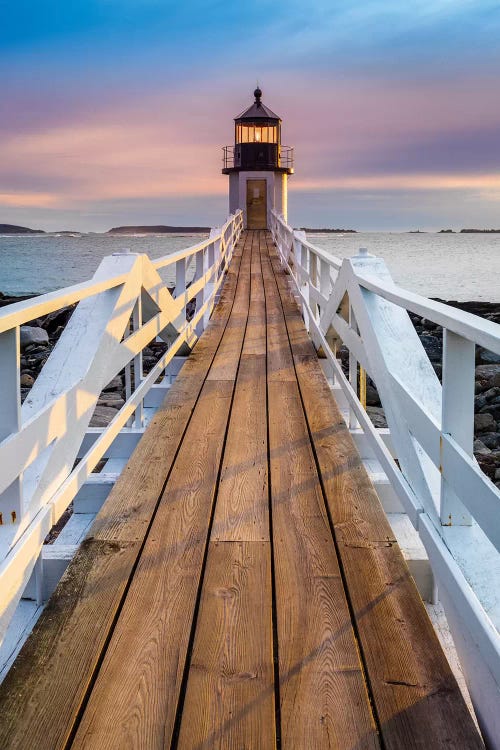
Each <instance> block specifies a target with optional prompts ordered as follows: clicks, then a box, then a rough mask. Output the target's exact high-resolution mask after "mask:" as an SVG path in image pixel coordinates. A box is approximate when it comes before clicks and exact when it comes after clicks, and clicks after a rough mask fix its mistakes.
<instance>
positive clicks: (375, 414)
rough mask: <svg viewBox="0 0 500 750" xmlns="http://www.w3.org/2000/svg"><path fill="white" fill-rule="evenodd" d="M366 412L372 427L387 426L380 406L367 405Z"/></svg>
mask: <svg viewBox="0 0 500 750" xmlns="http://www.w3.org/2000/svg"><path fill="white" fill-rule="evenodd" d="M366 413H367V414H368V416H369V417H370V419H371V421H372V424H373V425H374V427H379V428H382V427H387V420H386V418H385V413H384V410H383V409H382V408H381V407H380V406H367V407H366Z"/></svg>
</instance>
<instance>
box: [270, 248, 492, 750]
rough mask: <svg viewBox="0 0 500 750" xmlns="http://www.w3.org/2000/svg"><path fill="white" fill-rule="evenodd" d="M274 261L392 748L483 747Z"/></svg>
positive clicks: (377, 700) (349, 583)
mask: <svg viewBox="0 0 500 750" xmlns="http://www.w3.org/2000/svg"><path fill="white" fill-rule="evenodd" d="M273 264H274V271H275V274H276V279H277V282H278V285H279V289H280V295H281V299H282V302H283V305H284V308H285V311H286V323H287V328H288V332H289V334H290V339H291V341H292V347H293V349H294V359H295V365H296V368H297V375H298V382H299V385H300V390H301V395H302V398H303V402H304V406H305V411H306V414H307V419H308V423H309V426H310V430H311V434H312V440H313V445H314V449H315V452H316V456H317V459H318V463H319V467H320V471H321V476H322V481H323V486H324V490H325V494H326V499H327V504H328V508H329V512H330V515H331V518H332V521H333V526H334V531H335V537H336V541H337V545H338V550H339V555H340V560H341V565H342V569H343V574H344V576H345V580H346V583H347V586H348V591H349V597H350V601H351V605H352V607H353V610H354V615H355V619H356V627H357V630H358V633H359V638H360V644H361V649H362V653H363V658H364V661H365V664H366V666H367V670H368V676H369V682H370V687H371V691H372V695H373V698H374V701H375V708H376V713H377V717H378V721H379V725H380V731H381V734H382V737H383V742H384V747H386V748H394V750H396V749H398V750H399V749H400V748H402V747H404V748H427V747H432V748H445V747H446V748H448V747H456V748H464V749H465V748H480V747H482V746H483V745H482V742H481V739H480V738H479V735H478V733H477V731H476V729H475V726H474V724H473V721H472V718H471V716H470V714H469V712H468V710H467V708H466V705H465V702H464V701H463V698H462V695H461V693H460V690H459V688H458V685H457V683H456V681H455V678H454V677H453V674H452V672H451V669H450V667H449V665H448V663H447V661H446V658H445V656H444V654H443V652H442V649H441V647H440V645H439V643H438V640H437V637H436V635H435V632H434V630H433V628H432V625H431V623H430V620H429V619H428V616H427V613H426V611H425V608H424V606H423V604H422V601H421V600H420V597H419V595H418V592H417V590H416V587H415V584H414V582H413V579H412V578H411V576H410V574H409V571H408V568H407V566H406V563H405V562H404V560H403V557H402V555H401V552H400V550H399V547H398V545H397V543H396V541H395V539H394V536H393V533H392V530H391V529H390V526H389V524H388V521H387V519H386V516H385V513H384V511H383V509H382V507H381V505H380V503H379V500H378V498H377V496H376V493H375V491H374V489H373V486H372V484H371V482H370V480H369V478H368V475H367V473H366V471H365V469H364V467H363V465H362V462H361V459H360V457H359V454H358V452H357V450H356V448H355V446H354V443H353V441H352V438H351V436H350V434H349V431H348V429H347V427H346V425H345V423H344V421H343V419H342V417H341V415H340V413H339V411H338V409H337V407H336V404H335V403H334V401H333V397H332V395H331V391H330V388H329V386H328V383H327V381H326V379H325V377H324V375H323V372H322V369H321V367H320V364H319V362H318V360H317V357H316V355H315V352H314V349H313V347H312V343H311V342H310V340H309V338H308V336H307V333H306V332H305V328H304V325H303V323H302V320H301V318H300V313H299V311H298V308H297V305H296V303H295V300H294V299H293V297H292V295H291V293H290V291H289V288H288V286H287V283H286V279H285V276H284V274H283V273H282V271H281V269H280V268H279V264H278V262H277V261H276V260H274V261H273Z"/></svg>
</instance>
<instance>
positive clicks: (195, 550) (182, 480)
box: [72, 247, 251, 750]
mask: <svg viewBox="0 0 500 750" xmlns="http://www.w3.org/2000/svg"><path fill="white" fill-rule="evenodd" d="M250 254H251V251H250V249H249V248H247V247H246V248H245V251H244V252H243V255H242V259H241V266H240V268H241V271H240V274H241V279H242V281H243V283H242V284H241V285H240V284H238V286H237V289H236V293H235V301H234V305H233V307H232V309H231V313H230V316H229V321H228V324H227V326H226V328H225V331H224V333H223V337H222V340H221V343H220V346H219V348H218V350H217V353H216V355H215V357H214V360H213V362H212V368H213V367H214V366H217V367H218V368H219V370H218V371H220V372H224V374H225V377H223V378H222V379H221V380H214V379H209V378H207V379H206V381H205V384H204V386H203V388H202V391H201V394H200V397H199V400H198V402H197V404H196V409H195V411H194V413H193V416H192V418H191V421H190V423H189V425H188V428H187V431H186V435H185V438H184V440H183V442H182V445H181V447H180V450H179V453H178V455H177V457H176V460H175V464H174V466H173V469H172V472H171V474H170V476H169V479H168V482H167V484H166V487H165V490H164V493H163V496H162V499H161V501H160V504H159V506H158V511H157V513H156V515H155V518H154V520H153V523H152V526H151V529H150V531H149V534H148V537H147V539H146V542H145V545H144V549H143V551H142V554H141V557H140V559H139V561H138V564H137V568H136V570H135V572H134V577H133V580H132V582H131V584H130V588H129V591H128V593H127V598H126V600H125V602H124V604H123V607H122V610H121V612H120V618H119V620H118V622H117V624H116V626H115V629H114V631H113V634H112V637H111V640H110V643H109V646H108V648H107V651H106V655H105V657H104V661H103V664H102V667H101V669H100V671H99V674H98V676H97V679H96V682H95V685H94V687H93V690H92V692H91V694H90V696H89V698H88V703H87V706H86V709H85V712H84V714H83V717H82V720H81V723H80V725H79V727H78V730H77V733H76V736H75V739H74V741H73V744H72V748H74V749H75V750H76V749H80V748H91V747H92V748H94V747H99V748H122V747H147V748H148V750H155V749H156V748H157V749H158V750H160V748H164V746H165V743H170V741H171V738H172V735H173V730H174V724H175V717H176V712H177V707H178V701H179V695H180V689H181V685H182V680H183V675H184V666H185V662H186V656H187V649H188V644H189V639H190V635H191V629H192V625H193V622H194V614H195V606H196V600H197V596H198V589H199V585H200V581H201V579H202V571H203V564H204V558H205V551H206V545H207V542H208V533H209V527H210V519H211V515H212V507H213V503H214V499H215V493H216V488H217V478H218V473H219V465H220V461H221V457H222V447H223V442H224V436H225V433H226V428H227V423H228V418H229V413H230V405H231V400H232V396H233V388H234V381H233V380H231V379H229V376H228V373H229V372H230V371H231V370H232V371H233V372H234V377H235V376H236V370H237V365H236V366H234V364H233V363H232V362H229V361H228V360H229V359H236V362H237V361H238V360H239V357H240V356H241V349H242V345H243V337H244V332H245V328H244V325H243V326H240V325H239V321H240V320H241V319H243V316H244V315H245V311H246V315H248V308H249V279H248V277H249V268H250ZM235 319H236V320H237V321H238V325H234V320H235ZM226 339H229V340H230V341H231V346H230V347H228V346H225V345H224V344H225V340H226ZM222 352H224V354H222ZM224 358H225V361H223V360H224ZM217 360H219V362H221V360H222V363H221V364H219V365H216V362H217Z"/></svg>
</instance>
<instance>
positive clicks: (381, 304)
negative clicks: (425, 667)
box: [271, 212, 500, 748]
mask: <svg viewBox="0 0 500 750" xmlns="http://www.w3.org/2000/svg"><path fill="white" fill-rule="evenodd" d="M271 231H272V234H273V239H274V241H275V243H276V245H277V247H278V251H279V255H280V258H281V261H282V263H283V264H284V265H285V266H286V267H287V268H288V270H289V272H290V278H291V281H292V285H293V288H294V290H295V293H296V295H297V298H298V300H299V303H300V304H301V306H302V312H303V317H304V321H305V324H306V327H307V328H308V330H309V333H310V335H311V337H312V339H313V341H314V343H315V345H316V347H317V348H318V349H319V348H320V347H321V349H322V351H323V353H324V355H325V357H326V359H327V361H328V365H329V367H330V368H331V370H330V373H331V375H332V376H333V378H334V379H335V381H336V383H337V387H339V386H340V388H341V389H342V391H343V393H344V395H345V397H346V398H347V401H348V403H349V407H350V426H351V427H352V428H355V427H358V428H361V430H363V432H364V434H365V436H366V437H367V438H368V440H369V444H370V446H371V448H372V451H373V453H374V454H375V456H376V458H377V459H378V461H379V463H380V464H381V466H382V468H383V470H384V471H385V473H386V475H387V477H388V478H389V480H390V482H391V485H392V487H393V489H394V490H395V492H396V494H397V496H398V498H399V500H400V502H401V505H402V506H403V508H404V510H405V512H406V513H407V515H408V517H409V518H410V520H411V522H412V523H413V526H414V527H415V529H416V530H417V531H418V533H419V535H420V538H421V540H422V542H423V544H424V546H425V549H426V551H427V554H428V556H429V560H430V563H431V567H432V570H433V573H434V577H435V580H436V582H437V585H438V591H439V599H440V600H441V601H442V603H443V606H444V608H445V612H446V615H447V618H448V621H449V624H450V629H451V631H452V634H453V638H454V641H455V646H456V649H457V652H458V654H459V657H460V660H461V664H462V667H463V670H464V674H465V677H466V681H467V684H468V687H469V690H470V693H471V697H472V700H473V703H474V707H475V710H476V713H477V715H478V719H479V722H480V724H481V727H482V729H483V732H484V734H485V737H486V738H487V739H489V740H490V741H491V747H495V748H497V747H500V744H499V743H500V710H499V709H500V636H499V633H498V628H499V626H500V554H499V549H500V491H499V490H498V488H497V487H496V486H495V485H494V484H493V482H491V481H490V479H489V478H488V477H487V476H486V475H485V474H483V472H482V471H481V470H480V468H479V466H478V464H477V462H476V460H475V459H474V457H473V453H472V448H473V437H474V436H473V426H474V380H475V377H474V376H475V345H476V344H479V345H481V346H482V347H484V348H485V349H488V350H490V351H492V352H495V353H496V354H500V326H499V325H497V324H495V323H492V322H491V321H487V320H483V319H481V318H478V317H477V316H474V315H471V314H470V313H467V312H462V311H461V310H457V309H454V308H452V307H449V306H447V305H445V304H441V303H438V302H434V301H432V300H429V299H426V298H424V297H421V296H419V295H417V294H413V293H411V292H408V291H406V290H404V289H401V288H399V287H398V286H396V285H395V284H394V282H393V281H392V278H391V276H390V274H389V271H388V269H387V267H386V265H385V263H384V261H383V260H382V259H381V258H376V257H373V256H370V255H368V254H367V253H366V251H361V252H360V254H359V255H358V256H355V257H353V258H349V259H345V260H340V259H339V258H335V257H333V256H332V255H330V254H328V253H327V252H325V251H324V250H322V249H321V248H318V247H315V246H314V245H313V244H311V243H310V242H308V240H307V239H306V235H305V233H304V232H300V231H295V230H293V229H292V228H291V227H290V226H289V225H288V224H286V222H285V221H284V220H283V217H282V216H280V215H279V214H277V213H276V212H273V213H272V216H271ZM407 311H410V312H412V313H415V314H416V315H418V316H421V317H425V318H426V319H427V320H431V321H433V322H434V323H436V324H438V325H439V326H442V328H443V377H442V385H441V383H440V382H439V379H438V377H437V375H436V374H435V372H434V369H433V367H432V365H431V363H430V361H429V359H428V357H427V354H426V353H425V350H424V348H423V346H422V344H421V342H420V340H419V338H418V335H417V333H416V331H415V329H414V327H413V325H412V323H411V320H410V318H409V316H408V312H407ZM337 342H342V343H343V344H344V345H345V346H346V347H347V348H348V350H349V375H348V377H346V376H345V375H344V372H343V370H342V367H341V365H340V362H339V360H338V359H337V356H336V343H337ZM360 368H362V369H361V370H360ZM360 372H361V377H360ZM365 372H366V373H368V374H369V375H370V377H371V378H372V379H373V381H374V382H375V384H376V386H377V390H378V392H379V395H380V400H381V403H382V406H383V408H384V411H385V416H386V419H387V424H388V426H389V428H390V434H391V442H392V446H393V452H394V455H392V454H391V452H390V451H389V449H388V447H387V446H386V443H385V442H384V440H383V439H382V437H381V435H380V433H379V431H378V430H377V429H376V428H375V427H374V426H373V424H372V422H371V420H370V418H369V416H368V414H367V412H366V411H365V408H364V407H363V404H362V403H361V399H363V394H362V393H360V392H359V387H360V386H361V389H363V375H364V373H365ZM359 396H361V399H360V397H359ZM394 459H397V463H396V461H395V460H394ZM450 720H452V718H451V717H450Z"/></svg>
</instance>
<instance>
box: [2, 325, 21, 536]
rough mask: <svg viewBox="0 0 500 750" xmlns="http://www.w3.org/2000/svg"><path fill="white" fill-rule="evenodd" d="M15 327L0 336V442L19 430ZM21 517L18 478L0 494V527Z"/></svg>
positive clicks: (17, 363)
mask: <svg viewBox="0 0 500 750" xmlns="http://www.w3.org/2000/svg"><path fill="white" fill-rule="evenodd" d="M20 371H21V354H20V333H19V326H16V327H15V328H12V329H11V330H9V331H5V332H4V333H0V394H1V396H0V441H2V440H3V439H4V438H6V437H7V436H8V435H10V434H11V433H12V432H18V431H19V429H20V428H21V387H20V382H19V373H20ZM22 514H23V493H22V475H20V476H19V477H17V479H15V480H14V481H13V482H12V484H11V485H10V486H9V487H7V489H6V490H5V491H4V492H2V493H1V494H0V524H2V525H3V524H12V523H16V522H19V521H20V520H21V517H22Z"/></svg>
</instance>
